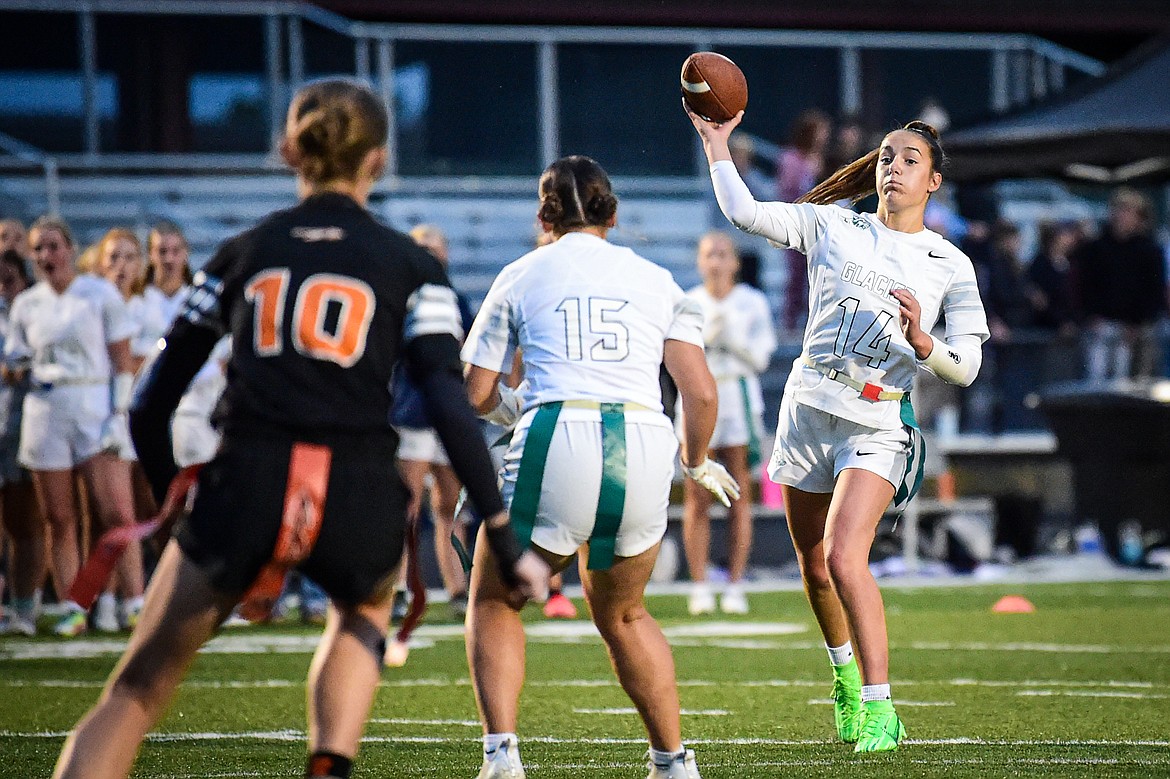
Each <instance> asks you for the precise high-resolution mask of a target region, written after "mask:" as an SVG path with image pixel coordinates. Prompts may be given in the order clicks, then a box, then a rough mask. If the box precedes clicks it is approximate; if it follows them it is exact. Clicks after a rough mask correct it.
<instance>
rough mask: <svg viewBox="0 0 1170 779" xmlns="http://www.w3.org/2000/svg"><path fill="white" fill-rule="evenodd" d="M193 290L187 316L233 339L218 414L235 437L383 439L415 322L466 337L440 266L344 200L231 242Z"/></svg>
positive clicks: (282, 216)
mask: <svg viewBox="0 0 1170 779" xmlns="http://www.w3.org/2000/svg"><path fill="white" fill-rule="evenodd" d="M193 286H194V287H195V289H196V291H197V293H196V294H195V295H192V297H191V298H190V302H191V304H192V305H188V306H187V307H186V309H185V310H184V311H183V313H182V316H184V317H186V318H188V319H190V320H192V321H194V322H196V323H198V324H201V325H204V326H206V327H208V328H211V329H213V330H215V331H216V332H217V333H221V334H222V333H224V332H228V331H230V332H231V333H232V356H231V360H230V362H229V363H228V373H227V375H228V382H227V389H226V390H225V391H224V394H223V398H222V400H221V401H220V405H219V408H218V409H217V412H216V416H217V419H218V420H220V421H223V422H226V423H227V424H228V425H229V426H230V425H231V423H232V422H235V421H250V420H259V421H266V422H272V423H276V424H278V425H282V426H287V427H296V428H312V429H315V430H337V431H371V432H375V431H385V430H386V429H387V428H388V424H389V422H388V420H389V413H390V402H391V399H390V379H391V374H392V373H393V369H394V365H395V363H396V362H397V361H398V359H399V357H400V356H401V350H402V347H403V341H404V339H405V338H409V337H410V334H407V333H405V332H404V331H405V329H406V328H405V325H406V322H407V319H408V316H415V315H417V314H419V313H422V314H424V315H425V316H427V317H428V318H429V319H428V322H427V323H426V332H427V333H432V334H433V333H439V332H445V333H448V334H450V335H451V336H453V337H455V338H458V337H459V336H460V335H461V334H462V327H461V325H460V320H459V309H458V307H457V305H456V301H455V295H454V293H453V292H452V291H451V288H450V284H449V283H448V281H447V276H446V273H445V272H444V271H443V268H442V266H441V265H440V264H439V263H438V261H436V260H435V258H434V257H432V256H431V255H430V254H429V253H428V252H427V251H426V250H425V249H422V248H421V247H419V246H418V245H417V244H415V243H414V241H412V240H410V238H409V237H407V236H405V235H402V234H401V233H398V232H395V231H393V230H391V229H389V228H387V227H385V226H383V225H381V224H380V223H378V222H377V221H376V220H375V219H374V218H373V217H372V216H370V214H369V213H368V212H367V211H366V210H365V209H363V208H362V207H360V206H359V205H358V204H357V203H355V202H354V201H353V200H351V199H349V198H348V197H345V196H343V195H337V194H323V195H316V196H313V197H310V198H308V199H307V200H305V201H304V202H303V203H301V204H300V205H298V206H296V207H295V208H291V209H289V210H287V211H281V212H279V213H276V214H273V215H272V216H270V217H268V218H267V219H265V220H264V221H263V222H261V223H260V224H259V225H257V226H256V227H255V228H253V229H252V230H249V231H247V232H246V233H243V234H242V235H240V236H238V237H236V238H234V239H233V240H230V241H228V242H227V243H226V244H225V245H224V246H223V248H221V249H220V251H219V252H218V253H217V254H216V255H215V257H214V258H212V260H211V261H210V262H208V264H207V265H206V266H205V267H204V269H203V270H202V271H201V272H200V273H199V274H198V276H197V277H196V279H195V283H194V285H193ZM199 292H202V293H203V295H202V296H200V295H199V294H198V293H199ZM444 304H449V305H448V306H447V307H446V310H444Z"/></svg>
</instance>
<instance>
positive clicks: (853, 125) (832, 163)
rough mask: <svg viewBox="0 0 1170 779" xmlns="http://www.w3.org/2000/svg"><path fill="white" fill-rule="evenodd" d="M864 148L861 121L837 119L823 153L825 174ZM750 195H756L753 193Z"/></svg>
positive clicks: (863, 129)
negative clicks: (831, 139)
mask: <svg viewBox="0 0 1170 779" xmlns="http://www.w3.org/2000/svg"><path fill="white" fill-rule="evenodd" d="M864 146H865V128H863V127H862V126H861V120H860V119H859V118H858V117H857V116H856V115H853V114H850V115H847V116H843V117H841V118H840V119H838V120H837V124H836V126H835V127H834V129H833V142H832V143H831V144H829V148H828V149H827V150H826V151H825V171H824V172H825V174H826V175H829V174H832V173H835V172H836V171H837V170H839V169H840V168H842V167H844V166H846V165H848V164H849V163H851V162H853V161H854V160H855V159H857V158H858V157H860V156H862V155H863V154H865V148H864ZM749 189H750V187H749ZM752 194H753V195H755V194H756V193H755V192H754V191H753V192H752ZM756 200H764V198H761V197H759V196H758V195H757V196H756ZM850 206H851V204H848V203H846V204H843V206H842V207H843V208H849V207H850Z"/></svg>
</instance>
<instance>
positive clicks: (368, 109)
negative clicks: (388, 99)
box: [286, 79, 389, 184]
mask: <svg viewBox="0 0 1170 779" xmlns="http://www.w3.org/2000/svg"><path fill="white" fill-rule="evenodd" d="M388 130H389V121H388V119H387V116H386V109H385V108H384V107H383V105H382V102H381V100H379V99H378V97H377V96H376V95H375V94H374V93H373V92H371V91H370V90H369V89H368V88H366V87H365V86H362V85H361V84H358V83H356V82H353V81H347V80H345V79H329V80H325V81H316V82H313V83H311V84H308V85H306V86H304V87H302V88H301V90H300V91H299V92H297V94H296V97H294V98H293V101H292V105H290V106H289V109H288V123H287V127H286V135H287V140H288V143H289V144H290V146H291V147H292V150H293V151H294V156H295V159H296V168H297V172H298V173H299V174H300V175H301V176H302V177H303V178H304V179H305V180H306V181H309V182H310V183H313V184H325V183H328V182H331V181H347V180H353V179H354V178H355V177H356V176H357V174H358V168H359V167H360V166H361V164H362V160H364V159H365V157H366V154H368V153H369V152H370V151H371V150H372V149H377V148H379V147H381V146H384V145H385V144H386V138H387V133H388Z"/></svg>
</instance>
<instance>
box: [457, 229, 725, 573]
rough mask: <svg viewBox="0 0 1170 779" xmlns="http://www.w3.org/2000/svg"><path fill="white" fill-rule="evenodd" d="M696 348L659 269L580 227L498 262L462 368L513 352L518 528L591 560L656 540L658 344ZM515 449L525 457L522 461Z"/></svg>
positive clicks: (664, 427) (695, 332)
mask: <svg viewBox="0 0 1170 779" xmlns="http://www.w3.org/2000/svg"><path fill="white" fill-rule="evenodd" d="M670 339H674V340H679V341H684V342H686V343H691V344H695V345H698V346H702V344H703V335H702V313H701V311H700V309H699V307H698V305H697V304H696V303H695V301H693V300H692V299H690V298H688V297H687V296H686V295H685V294H684V293H683V291H682V289H681V288H679V286H678V285H677V284H676V283H675V282H674V279H673V278H672V277H671V276H670V274H669V273H668V272H667V271H666V270H664V269H662V268H660V267H658V266H657V265H654V264H653V263H651V262H649V261H648V260H645V259H643V258H642V257H640V256H638V255H637V254H635V253H634V252H633V251H632V250H630V249H627V248H624V247H619V246H614V245H613V244H610V243H608V242H607V241H605V240H603V239H601V238H598V237H596V236H594V235H591V234H589V233H579V232H574V233H568V234H567V235H565V236H563V237H561V238H560V239H559V240H557V241H555V242H553V243H551V244H549V245H547V246H542V247H540V248H538V249H536V250H535V251H532V252H530V253H529V254H527V255H525V256H524V257H521V258H520V259H519V260H517V261H516V262H513V263H512V264H510V265H508V266H507V267H506V268H504V270H503V271H502V272H501V273H500V275H499V276H498V277H497V278H496V280H495V282H494V283H493V284H492V288H491V290H490V291H489V292H488V294H487V297H486V298H485V299H484V302H483V306H482V307H481V308H480V310H479V315H478V316H477V317H476V319H475V323H474V324H473V325H472V328H471V331H470V333H469V334H468V337H467V341H466V343H465V344H464V347H463V352H462V358H463V361H464V362H465V363H469V364H472V365H478V366H480V367H483V368H487V369H489V370H493V371H498V372H500V373H507V372H508V371H509V370H510V368H511V365H512V357H513V354H514V353H515V351H516V349H517V348H519V349H520V350H521V353H522V354H523V359H524V376H525V379H526V380H527V382H528V390H527V392H526V393H525V406H524V413H523V416H522V417H521V419H520V422H519V423H518V424H517V426H516V429H515V431H514V432H513V434H512V439H511V442H510V443H509V445H508V449H507V452H506V453H505V455H504V467H503V468H502V469H501V481H502V484H501V492H502V493H503V496H504V501H505V503H507V504H508V505H509V507H510V510H511V515H512V522H513V524H514V525H515V526H516V527H517V530H518V532H520V533H521V534H523V532H524V531H525V530H526V523H528V522H530V523H531V524H530V527H531V539H532V542H533V543H534V544H536V545H537V546H540V547H541V548H543V549H546V550H548V551H550V552H553V553H556V554H562V555H568V554H572V553H573V552H575V551H576V550H577V549H578V548H579V547H580V546H581V545H582V544H584V543H586V542H589V543H590V566H591V567H607V566H608V563H609V561H610V560H611V559H612V556H613V555H616V556H619V557H631V556H634V555H637V554H640V553H642V552H644V551H646V550H647V549H649V548H650V547H652V546H653V545H654V544H656V543H658V541H659V540H661V538H662V536H663V534H664V533H665V532H666V506H667V499H668V496H669V492H670V483H671V479H672V478H673V475H674V460H675V456H676V453H677V451H678V442H677V440H676V439H675V436H674V430H673V428H672V426H671V424H670V420H669V419H668V418H667V417H666V415H665V414H663V413H662V397H661V390H660V388H659V384H658V372H659V366H660V365H661V363H662V353H663V345H664V343H665V342H666V341H667V340H670ZM526 455H527V456H526Z"/></svg>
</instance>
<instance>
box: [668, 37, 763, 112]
mask: <svg viewBox="0 0 1170 779" xmlns="http://www.w3.org/2000/svg"><path fill="white" fill-rule="evenodd" d="M682 94H683V98H684V99H685V100H686V101H687V105H688V106H690V108H691V110H692V111H694V112H695V113H696V114H698V115H699V116H701V117H703V118H704V119H709V120H711V121H713V122H726V121H727V120H728V119H730V118H731V117H733V116H735V115H736V114H738V113H739V112H740V111H742V110H743V109H744V108H746V107H747V100H748V89H747V79H746V78H744V75H743V71H742V70H740V69H739V66H738V65H736V64H735V63H734V62H732V61H731V60H729V59H728V58H727V57H724V56H723V55H722V54H716V53H715V52H713V51H698V52H695V53H694V54H692V55H691V56H689V57H687V59H686V62H684V63H683V66H682Z"/></svg>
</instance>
